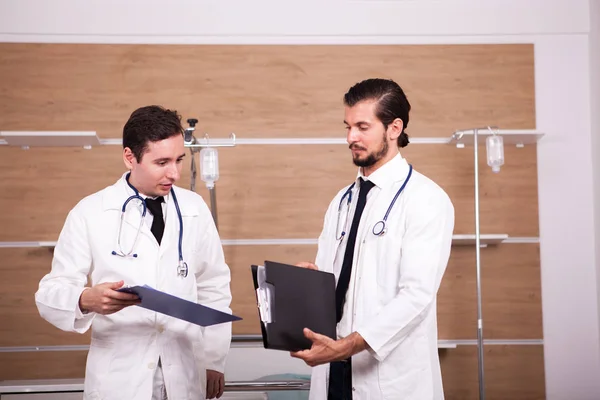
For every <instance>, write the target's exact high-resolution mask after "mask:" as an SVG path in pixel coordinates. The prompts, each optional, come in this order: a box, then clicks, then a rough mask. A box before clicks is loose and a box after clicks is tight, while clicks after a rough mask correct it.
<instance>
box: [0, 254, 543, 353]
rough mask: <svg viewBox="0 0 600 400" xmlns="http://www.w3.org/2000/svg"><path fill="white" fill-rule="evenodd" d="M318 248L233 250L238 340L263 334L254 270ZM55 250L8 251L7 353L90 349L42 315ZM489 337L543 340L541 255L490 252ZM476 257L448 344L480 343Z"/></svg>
mask: <svg viewBox="0 0 600 400" xmlns="http://www.w3.org/2000/svg"><path fill="white" fill-rule="evenodd" d="M315 255H316V246H313V245H303V246H225V257H226V260H227V262H228V264H229V266H230V268H231V271H232V285H231V289H232V293H233V302H232V309H233V312H234V313H235V314H236V315H239V316H241V317H242V318H243V320H242V321H239V322H235V323H234V324H233V332H234V334H260V326H259V324H258V316H257V312H256V300H255V295H254V287H253V284H252V277H251V274H250V265H251V264H256V263H262V262H263V261H264V260H273V261H280V262H284V263H290V264H295V263H297V262H299V261H312V260H314V257H315ZM51 257H52V254H51V252H50V250H48V249H0V259H1V260H2V267H1V268H0V281H1V282H5V283H6V284H5V285H4V287H3V291H2V294H1V295H0V320H2V321H3V322H6V323H3V324H2V325H0V347H2V346H48V345H74V344H87V343H89V333H87V334H85V335H79V334H74V333H65V332H62V331H60V330H58V329H57V328H55V327H53V326H52V325H50V324H49V323H47V322H46V321H44V320H43V319H42V318H41V317H40V316H39V314H38V311H37V308H36V306H35V302H34V293H35V291H36V290H37V286H38V283H39V280H40V279H41V278H42V276H43V275H44V274H45V273H47V272H48V271H49V270H50V262H51ZM482 271H483V274H482V276H483V279H482V288H483V295H484V296H483V317H484V335H485V337H486V338H487V339H541V338H542V317H541V315H542V313H541V299H540V277H539V274H540V270H539V249H538V246H537V245H535V244H509V245H501V246H498V247H493V246H492V247H489V248H486V249H483V250H482ZM475 290H476V289H475V254H474V250H473V249H472V248H464V247H459V246H455V247H453V249H452V256H451V260H450V263H449V265H448V268H447V271H446V275H445V276H444V280H443V281H442V286H441V288H440V292H439V296H438V318H439V319H438V324H439V327H438V329H439V338H440V339H475V338H476V321H477V309H476V307H477V303H476V291H475Z"/></svg>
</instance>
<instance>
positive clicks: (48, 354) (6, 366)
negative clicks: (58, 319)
mask: <svg viewBox="0 0 600 400" xmlns="http://www.w3.org/2000/svg"><path fill="white" fill-rule="evenodd" d="M87 355H88V352H87V350H86V351H38V352H22V353H1V352H0V381H2V380H24V379H44V380H45V379H76V378H83V377H84V376H85V362H86V360H87Z"/></svg>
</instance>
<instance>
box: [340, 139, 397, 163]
mask: <svg viewBox="0 0 600 400" xmlns="http://www.w3.org/2000/svg"><path fill="white" fill-rule="evenodd" d="M350 148H352V146H350ZM389 148H390V145H389V144H388V142H387V140H386V137H385V133H384V135H383V140H382V143H381V147H380V148H379V150H377V151H375V152H372V153H369V154H368V155H367V156H366V157H365V158H360V156H358V155H356V156H353V157H352V161H353V162H354V165H356V166H357V167H371V166H373V165H375V164H376V163H377V162H378V161H379V160H381V159H382V158H383V157H385V156H386V155H387V153H388V150H389Z"/></svg>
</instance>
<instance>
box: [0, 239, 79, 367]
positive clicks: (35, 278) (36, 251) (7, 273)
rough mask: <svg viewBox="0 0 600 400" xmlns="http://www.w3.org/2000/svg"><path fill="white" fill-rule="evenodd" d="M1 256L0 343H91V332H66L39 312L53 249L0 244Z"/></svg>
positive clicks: (1, 345)
mask: <svg viewBox="0 0 600 400" xmlns="http://www.w3.org/2000/svg"><path fill="white" fill-rule="evenodd" d="M0 260H1V261H0V282H2V290H1V292H0V321H2V323H1V324H0V347H9V346H50V345H82V344H89V341H90V338H89V333H87V334H85V335H81V334H78V333H70V332H69V333H67V332H63V331H61V330H59V329H58V328H56V327H54V326H53V325H51V324H50V323H48V322H46V321H45V320H44V319H42V317H40V315H39V313H38V310H37V307H36V305H35V297H34V295H35V292H36V291H37V289H38V284H39V282H40V279H42V277H43V276H44V275H45V274H46V273H47V272H49V271H50V263H51V261H52V251H51V250H50V249H48V248H16V249H15V248H13V249H10V248H8V249H6V248H0ZM1 354H2V353H0V355H1Z"/></svg>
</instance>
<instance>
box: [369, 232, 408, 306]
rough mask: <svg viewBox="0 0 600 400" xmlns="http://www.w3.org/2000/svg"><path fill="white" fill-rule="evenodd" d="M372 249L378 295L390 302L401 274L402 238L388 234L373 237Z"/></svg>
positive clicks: (391, 233)
mask: <svg viewBox="0 0 600 400" xmlns="http://www.w3.org/2000/svg"><path fill="white" fill-rule="evenodd" d="M372 247H373V250H372V251H373V258H374V259H376V260H377V262H376V264H375V265H376V268H375V274H376V276H377V286H378V287H379V293H380V295H381V296H382V298H383V299H384V300H385V299H387V300H390V299H392V298H393V297H394V296H396V294H397V292H398V282H399V281H400V276H401V273H402V271H400V262H401V257H402V250H401V247H402V237H401V236H399V235H393V232H388V233H386V234H385V235H384V236H382V237H375V240H374V241H373V244H372Z"/></svg>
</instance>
